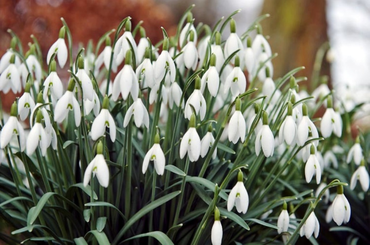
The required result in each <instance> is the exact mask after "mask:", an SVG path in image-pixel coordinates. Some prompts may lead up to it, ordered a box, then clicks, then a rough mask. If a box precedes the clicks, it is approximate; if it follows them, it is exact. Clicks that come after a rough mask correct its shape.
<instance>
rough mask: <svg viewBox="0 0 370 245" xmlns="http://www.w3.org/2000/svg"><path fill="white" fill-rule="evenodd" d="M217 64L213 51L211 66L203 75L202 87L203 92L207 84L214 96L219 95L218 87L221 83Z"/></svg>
mask: <svg viewBox="0 0 370 245" xmlns="http://www.w3.org/2000/svg"><path fill="white" fill-rule="evenodd" d="M215 65H216V55H215V54H213V53H212V54H211V59H210V64H209V68H208V70H207V71H206V72H205V73H204V75H203V77H202V82H201V89H200V90H201V91H202V93H203V92H204V89H205V87H206V84H207V88H208V91H209V93H210V94H211V95H212V96H213V97H216V96H217V92H218V87H219V85H220V76H219V75H218V72H217V68H216V66H215Z"/></svg>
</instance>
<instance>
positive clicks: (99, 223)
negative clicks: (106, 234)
mask: <svg viewBox="0 0 370 245" xmlns="http://www.w3.org/2000/svg"><path fill="white" fill-rule="evenodd" d="M106 223H107V217H99V218H98V220H97V221H96V229H97V230H98V231H99V232H102V231H103V230H104V227H105V224H106Z"/></svg>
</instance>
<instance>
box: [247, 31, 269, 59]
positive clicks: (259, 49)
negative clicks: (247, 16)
mask: <svg viewBox="0 0 370 245" xmlns="http://www.w3.org/2000/svg"><path fill="white" fill-rule="evenodd" d="M251 48H252V50H253V54H254V58H255V59H258V57H259V56H260V55H261V53H263V51H264V52H265V53H266V54H267V56H268V57H270V56H271V54H272V53H271V48H270V44H269V43H268V42H267V40H266V38H265V37H264V36H263V35H262V34H261V33H258V34H257V35H256V37H255V38H254V40H253V43H252V47H251Z"/></svg>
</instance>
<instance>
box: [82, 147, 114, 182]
mask: <svg viewBox="0 0 370 245" xmlns="http://www.w3.org/2000/svg"><path fill="white" fill-rule="evenodd" d="M91 174H93V177H95V175H96V177H97V179H98V181H99V184H100V185H101V186H103V187H105V188H107V187H108V185H109V168H108V165H107V162H106V161H105V159H104V156H103V144H102V142H101V141H99V143H98V146H97V154H96V156H95V157H94V159H93V160H92V161H91V162H90V163H89V165H88V166H87V168H86V170H85V174H84V180H83V184H84V186H87V184H88V183H89V182H90V179H91Z"/></svg>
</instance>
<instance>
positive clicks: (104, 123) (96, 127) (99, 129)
mask: <svg viewBox="0 0 370 245" xmlns="http://www.w3.org/2000/svg"><path fill="white" fill-rule="evenodd" d="M108 108H109V98H108V97H107V96H105V97H104V100H103V105H102V109H101V111H100V114H99V115H98V116H97V117H96V118H95V120H94V122H93V124H92V125H91V138H92V139H93V140H97V139H98V138H99V137H101V136H103V135H104V133H105V128H106V127H108V128H109V134H110V139H111V140H112V141H113V142H114V141H115V140H116V123H115V122H114V119H113V117H112V115H111V114H110V113H109V111H108Z"/></svg>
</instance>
